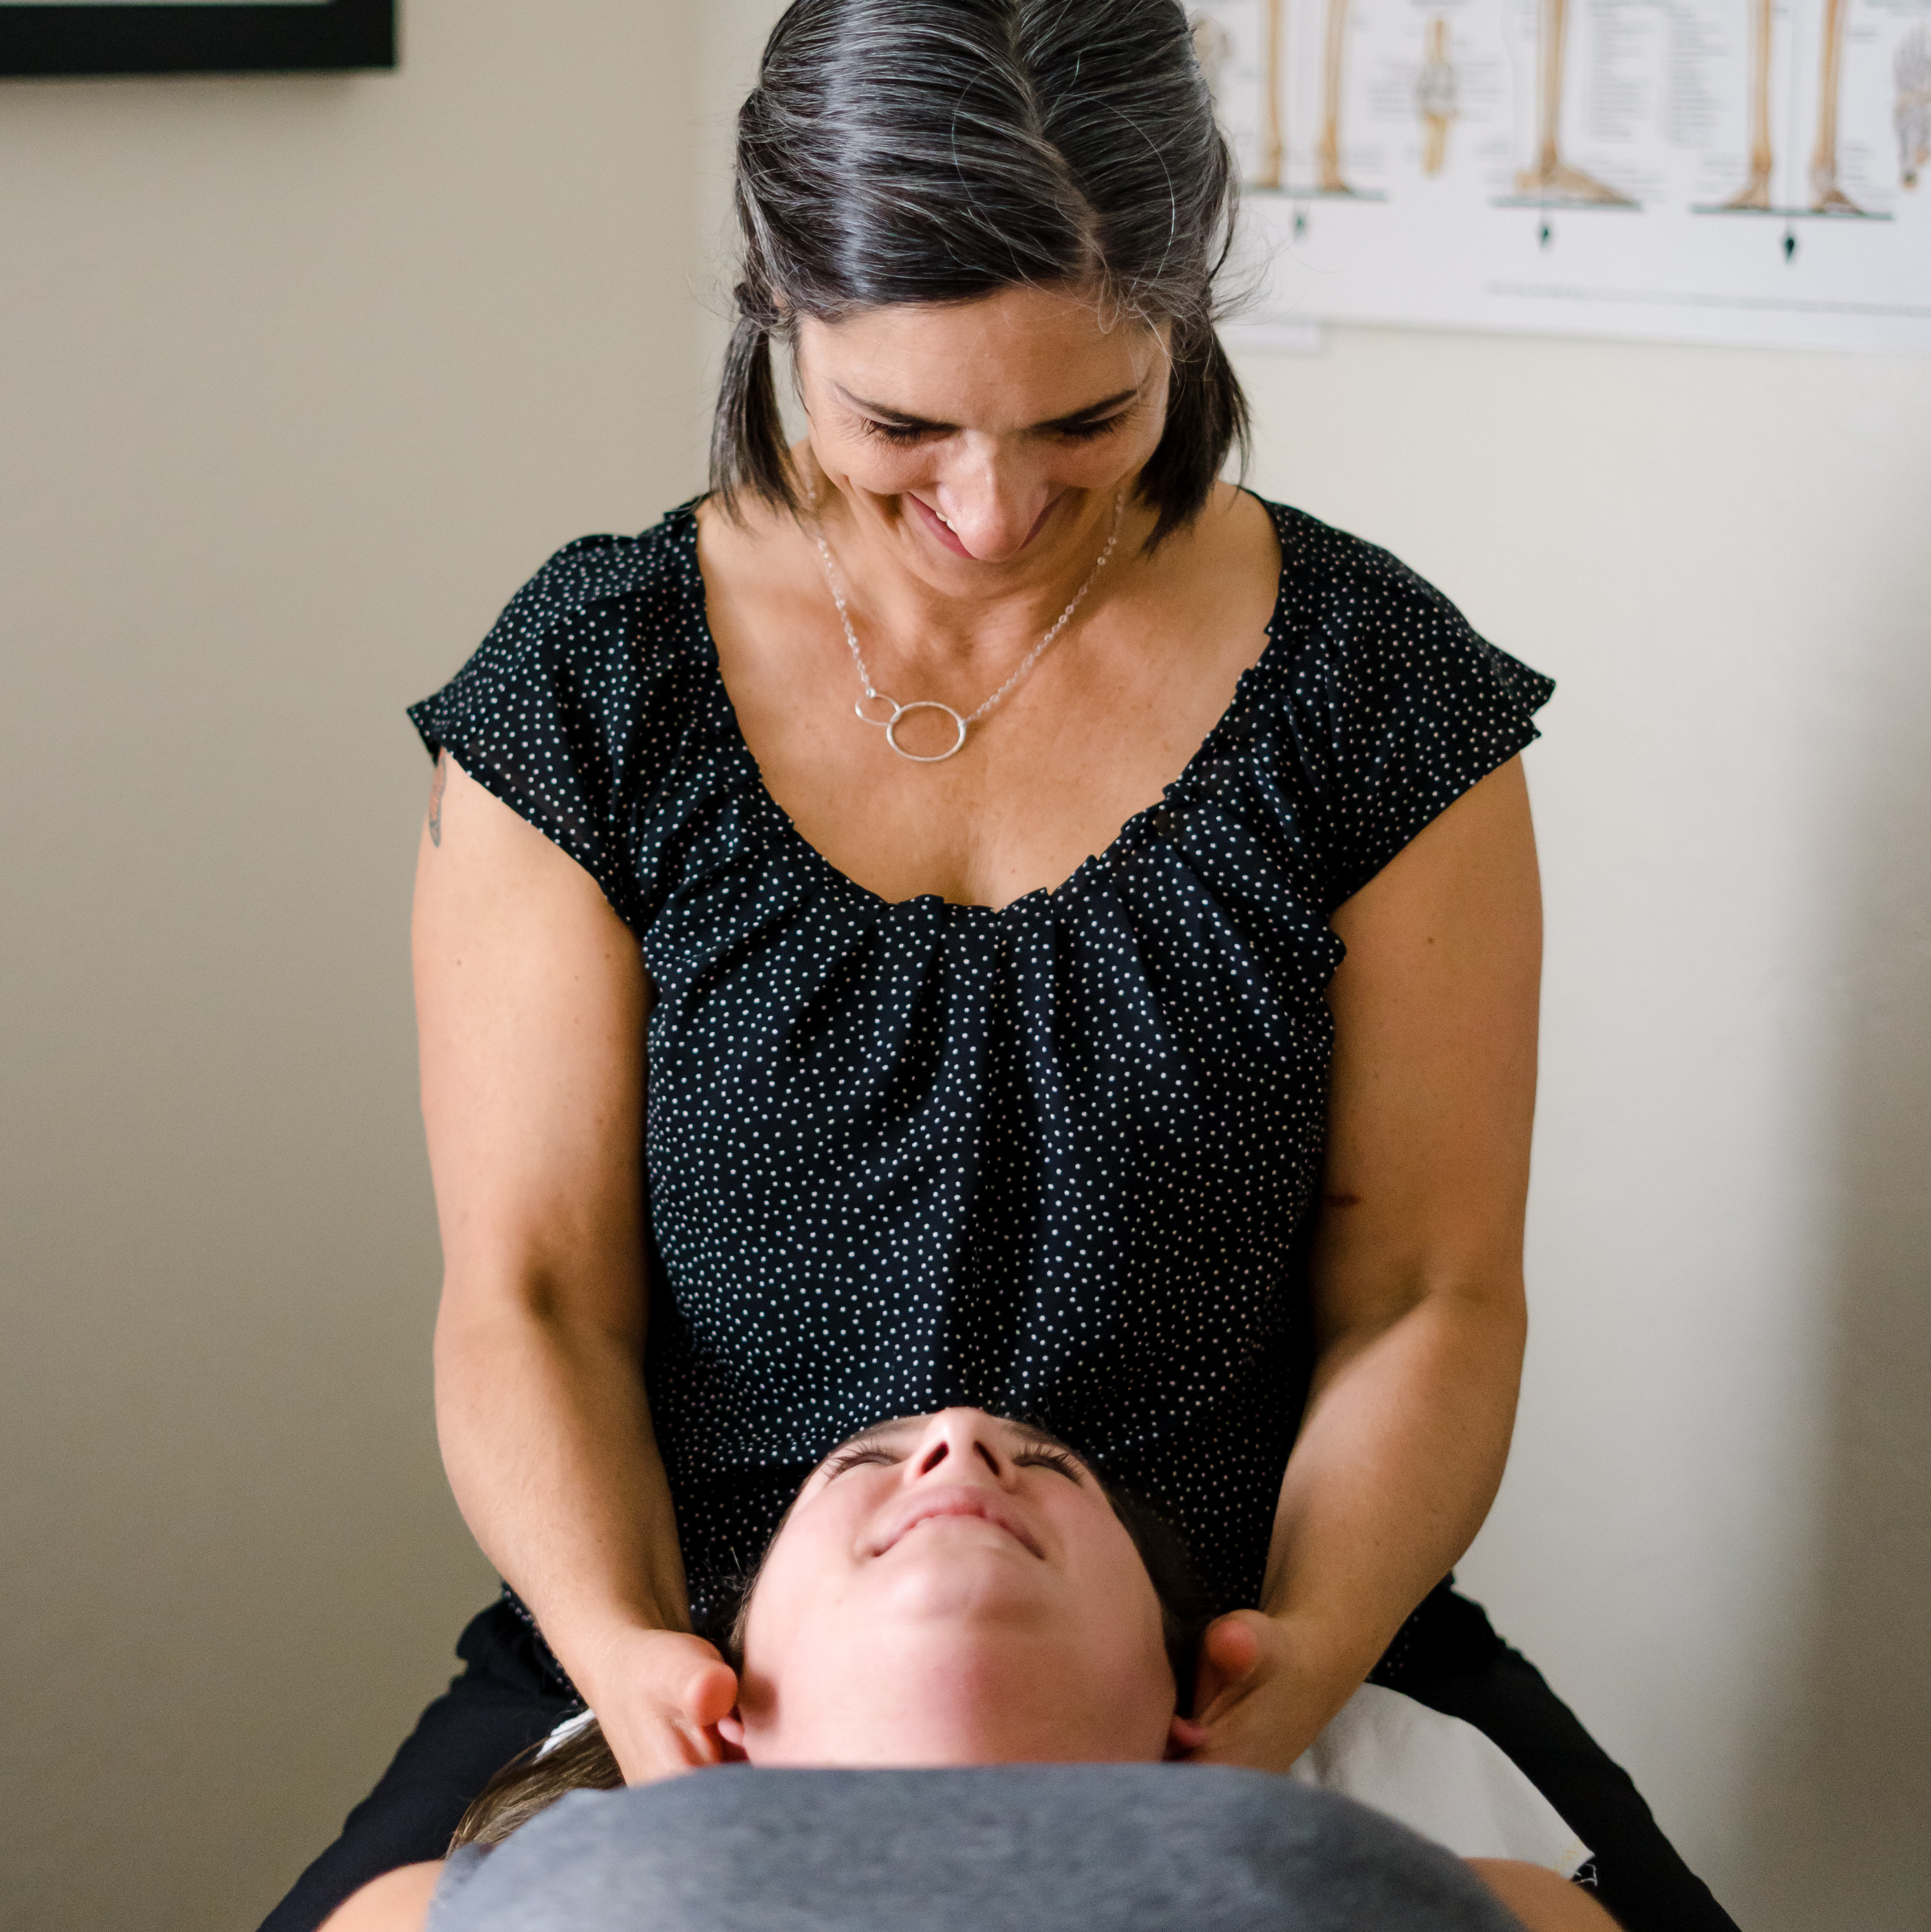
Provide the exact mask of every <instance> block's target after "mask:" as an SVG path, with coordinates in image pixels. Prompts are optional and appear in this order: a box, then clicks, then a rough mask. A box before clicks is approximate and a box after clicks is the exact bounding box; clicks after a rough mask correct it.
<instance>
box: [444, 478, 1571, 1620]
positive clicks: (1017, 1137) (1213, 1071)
mask: <svg viewBox="0 0 1931 1932" xmlns="http://www.w3.org/2000/svg"><path fill="white" fill-rule="evenodd" d="M1272 513H1273V517H1274V520H1275V523H1276V526H1277V528H1278V529H1279V533H1280V539H1281V546H1282V556H1283V561H1282V569H1281V580H1280V591H1279V598H1278V601H1277V602H1276V606H1275V608H1274V612H1273V617H1272V619H1271V621H1270V625H1269V638H1270V641H1269V643H1268V646H1267V649H1266V650H1265V652H1264V653H1263V654H1262V655H1261V659H1260V661H1259V662H1258V664H1255V667H1253V668H1252V670H1249V671H1248V672H1247V673H1246V675H1245V676H1243V678H1242V679H1241V680H1240V685H1239V686H1238V688H1237V690H1236V691H1235V693H1234V700H1233V702H1232V703H1231V704H1230V705H1229V706H1228V709H1227V711H1226V713H1225V715H1224V716H1223V717H1222V718H1221V720H1220V721H1219V723H1218V724H1216V726H1215V727H1214V729H1213V731H1212V732H1211V733H1210V735H1209V736H1208V737H1207V740H1206V742H1204V744H1203V745H1201V748H1200V750H1199V751H1198V752H1197V753H1196V754H1195V756H1194V757H1193V759H1192V762H1191V763H1189V765H1188V766H1187V767H1186V770H1185V771H1184V772H1183V773H1182V774H1181V775H1180V777H1179V778H1177V780H1176V781H1174V783H1173V784H1171V785H1170V786H1168V788H1167V790H1166V793H1165V796H1164V798H1163V799H1162V801H1161V802H1159V804H1157V805H1153V806H1151V807H1150V808H1148V809H1147V810H1146V811H1142V812H1141V813H1139V814H1138V815H1137V816H1136V817H1134V818H1133V819H1132V820H1131V821H1130V822H1129V823H1128V824H1127V825H1126V826H1125V828H1124V829H1123V830H1122V831H1121V832H1120V835H1119V837H1118V838H1117V839H1115V840H1114V842H1113V844H1111V846H1109V847H1108V848H1107V850H1105V851H1104V852H1103V853H1100V854H1099V856H1096V857H1094V858H1090V859H1087V861H1086V862H1085V863H1084V865H1081V867H1080V868H1079V869H1078V871H1076V872H1075V874H1073V876H1072V877H1071V878H1070V879H1069V880H1067V881H1066V883H1064V884H1063V885H1062V886H1060V887H1059V888H1058V889H1057V890H1054V891H1053V892H1043V891H1041V892H1032V893H1029V894H1028V895H1027V896H1026V897H1025V898H1022V899H1020V900H1018V901H1015V903H1014V904H1011V905H1009V906H1007V907H1005V908H1004V909H1003V910H1000V911H996V912H995V911H994V910H991V909H990V908H988V907H983V906H972V905H953V904H947V903H946V901H943V900H942V899H940V898H935V897H926V898H916V899H912V900H909V901H905V902H904V903H903V904H888V903H887V902H886V901H884V900H883V899H881V898H878V897H877V895H875V894H874V893H872V892H868V891H866V890H865V889H863V888H862V887H861V886H858V885H857V884H856V883H853V881H852V880H850V879H847V877H844V874H841V873H840V872H838V871H836V870H835V869H834V868H833V867H832V865H830V864H829V862H827V861H826V859H823V857H821V856H820V855H819V854H818V853H817V852H816V851H815V850H813V849H812V848H811V847H810V846H809V845H808V844H806V843H805V840H804V838H802V835H800V834H799V832H797V830H796V829H795V828H794V827H793V825H792V824H791V823H790V820H788V819H787V817H785V815H784V813H783V812H782V811H781V810H780V809H779V808H778V805H776V804H775V802H774V801H773V800H772V797H771V796H770V794H769V793H768V792H767V791H766V790H765V788H764V786H763V782H762V781H761V780H760V777H759V775H758V770H757V765H756V764H755V763H754V761H753V760H752V758H751V754H750V752H749V751H748V749H747V748H746V747H745V742H744V739H743V738H742V736H741V735H740V733H739V730H738V727H737V722H736V717H735V715H734V713H733V710H732V708H731V705H730V700H729V699H728V697H727V696H726V694H725V691H724V685H723V682H722V680H721V678H720V677H719V675H718V660H717V653H716V651H715V647H714V646H713V645H712V640H711V636H710V632H709V628H708V627H707V625H706V619H705V610H704V586H703V580H702V579H701V577H700V575H699V573H698V568H697V520H696V517H695V516H694V513H693V508H692V506H691V505H685V507H684V508H681V509H679V510H676V511H673V512H672V514H670V516H669V517H667V518H666V519H665V520H664V522H663V523H660V524H659V525H658V526H657V527H656V528H655V529H652V530H650V531H648V532H646V533H645V534H644V535H642V536H640V537H634V538H632V537H586V538H583V540H582V541H580V542H577V543H574V544H571V545H570V546H569V547H568V549H566V550H562V552H560V553H559V554H558V555H557V556H556V557H554V558H553V559H551V561H550V562H549V563H548V564H547V565H545V566H544V568H543V569H542V570H541V571H540V572H538V574H537V576H536V577H535V578H534V579H533V580H532V581H531V582H530V583H529V585H528V586H526V588H525V589H523V591H522V592H520V594H519V595H517V598H516V599H515V601H514V602H512V603H511V605H510V607H509V608H508V610H506V611H505V613H504V614H503V616H502V619H501V621H500V622H499V623H498V624H497V625H496V628H495V629H494V630H493V631H492V632H491V633H490V636H489V637H488V639H487V640H486V641H485V642H484V644H483V646H482V647H481V649H479V650H478V652H477V653H476V655H475V656H474V657H473V658H471V659H470V661H469V663H468V664H466V665H465V666H464V667H463V670H461V672H460V673H458V675H457V677H456V678H455V679H454V682H451V684H450V685H448V686H447V687H446V688H445V689H444V690H443V691H440V692H439V693H438V694H437V695H436V696H435V697H432V698H430V699H429V700H427V701H426V702H424V703H421V704H419V705H417V706H415V708H414V709H413V710H412V712H411V714H410V715H411V716H412V718H414V719H415V722H416V724H417V725H418V727H419V729H420V730H421V733H422V736H423V737H424V739H425V740H426V741H427V743H428V744H429V745H430V747H431V748H432V749H433V748H437V747H442V746H446V747H447V748H448V750H449V751H450V752H451V754H453V755H454V757H456V758H457V760H458V761H459V762H460V763H461V765H462V766H463V769H465V770H466V771H467V772H469V773H470V774H471V775H472V776H473V777H474V778H476V779H477V780H478V781H479V782H480V783H481V784H483V785H484V786H486V787H487V788H488V789H489V790H490V791H491V792H492V793H494V794H495V795H496V796H497V797H498V798H499V799H502V801H503V802H505V804H506V805H509V806H510V807H511V809H512V810H514V811H517V812H518V813H519V814H521V815H522V816H523V817H524V818H526V819H527V820H529V823H532V825H534V826H536V827H537V828H538V830H540V831H541V832H544V834H545V835H547V836H548V837H549V838H551V839H553V840H554V841H555V842H556V844H558V845H559V846H560V847H562V849H563V850H565V852H567V853H569V854H570V856H571V857H572V858H574V859H576V860H577V862H578V863H579V864H580V865H582V866H583V867H584V868H585V869H586V871H589V873H590V874H591V875H592V877H594V878H595V880H597V881H598V883H599V884H600V885H601V886H602V888H603V889H604V892H605V893H607V895H608V896H609V898H610V902H611V904H613V906H614V907H616V910H617V911H618V912H619V913H620V914H622V916H623V918H624V919H625V921H626V922H628V925H629V926H630V928H631V931H632V932H634V933H635V934H636V935H637V944H638V945H639V946H640V947H641V948H642V950H643V959H644V962H645V964H646V968H647V969H648V971H649V975H650V977H651V980H652V983H653V985H654V987H655V996H656V999H655V1007H654V1008H653V1010H652V1014H651V1018H650V1024H649V1049H648V1051H649V1073H650V1079H649V1109H648V1121H647V1126H646V1168H647V1172H648V1177H649V1179H648V1184H649V1225H650V1229H651V1232H652V1238H653V1247H654V1253H653V1254H652V1277H651V1283H650V1292H651V1294H652V1310H651V1321H650V1340H649V1349H648V1357H647V1360H646V1364H645V1371H646V1382H647V1386H648V1388H649V1395H650V1400H651V1404H652V1414H653V1416H654V1418H655V1424H656V1427H657V1431H658V1437H659V1439H660V1442H661V1445H662V1448H663V1452H664V1459H665V1462H666V1464H667V1467H668V1469H669V1473H670V1484H671V1489H672V1493H673V1496H675V1498H676V1505H677V1514H678V1522H679V1530H680V1532H681V1535H682V1540H683V1545H684V1555H685V1563H686V1565H687V1566H688V1571H689V1576H690V1583H691V1607H692V1611H693V1614H694V1618H695V1619H696V1621H697V1624H698V1625H699V1627H700V1628H703V1627H704V1625H705V1624H706V1620H707V1616H709V1613H712V1612H714V1611H715V1609H716V1608H717V1606H718V1604H719V1603H720V1602H721V1601H722V1599H723V1598H724V1595H725V1594H726V1586H727V1584H728V1583H729V1582H730V1580H732V1579H733V1577H736V1576H737V1575H739V1574H741V1573H742V1571H744V1570H745V1568H747V1567H748V1566H749V1565H751V1564H752V1563H754V1562H755V1560H756V1559H757V1556H758V1555H759V1554H760V1553H761V1551H762V1550H763V1546H764V1544H765V1542H766V1541H767V1540H768V1538H769V1536H770V1534H771V1532H772V1529H773V1528H774V1526H775V1524H776V1523H777V1521H778V1517H779V1515H780V1514H781V1511H782V1510H783V1509H784V1505H785V1504H786V1502H787V1501H788V1499H790V1496H791V1493H792V1492H793V1490H794V1489H795V1488H796V1486H797V1484H798V1483H799V1481H800V1480H801V1479H802V1477H803V1475H805V1472H807V1471H808V1469H810V1467H811V1466H812V1465H813V1464H814V1463H815V1462H816V1461H817V1460H818V1459H819V1458H820V1457H821V1456H822V1455H823V1454H824V1453H825V1452H826V1450H827V1449H829V1448H830V1447H831V1446H832V1445H835V1443H837V1442H839V1441H841V1440H842V1439H844V1437H846V1436H849V1435H850V1434H851V1433H853V1432H854V1431H855V1430H859V1429H861V1428H862V1427H865V1425H867V1424H869V1423H871V1422H873V1421H878V1420H880V1419H883V1418H887V1417H891V1416H895V1415H906V1414H910V1413H913V1412H922V1411H926V1410H931V1409H938V1408H941V1407H943V1406H946V1405H949V1404H953V1403H973V1404H978V1405H981V1406H984V1407H985V1408H987V1409H991V1410H993V1411H995V1412H1000V1413H1003V1414H1006V1415H1024V1416H1026V1417H1028V1418H1033V1419H1034V1420H1036V1421H1039V1422H1041V1423H1043V1424H1045V1426H1046V1427H1048V1428H1050V1429H1051V1430H1054V1432H1055V1433H1057V1434H1058V1435H1060V1436H1062V1437H1063V1438H1064V1439H1066V1440H1067V1441H1069V1442H1072V1444H1074V1445H1075V1446H1077V1447H1078V1448H1080V1449H1081V1451H1084V1453H1086V1454H1087V1455H1089V1456H1090V1457H1092V1458H1093V1460H1094V1461H1095V1463H1096V1464H1097V1465H1098V1466H1099V1467H1100V1468H1102V1469H1103V1470H1104V1471H1105V1472H1106V1473H1107V1474H1108V1475H1109V1476H1111V1478H1114V1480H1115V1481H1118V1482H1120V1484H1123V1485H1125V1486H1126V1487H1129V1488H1131V1489H1133V1490H1137V1491H1138V1492H1139V1493H1141V1494H1142V1495H1144V1496H1146V1497H1147V1498H1148V1499H1150V1500H1151V1501H1153V1502H1155V1503H1156V1504H1158V1505H1160V1506H1162V1507H1163V1508H1165V1511H1167V1512H1168V1514H1169V1515H1170V1516H1171V1517H1172V1518H1173V1519H1174V1521H1175V1523H1177V1526H1179V1527H1180V1529H1181V1530H1182V1531H1183V1533H1184V1534H1185V1535H1186V1538H1187V1540H1188V1541H1189V1544H1190V1546H1191V1547H1192V1550H1193V1553H1194V1555H1195V1560H1196V1562H1197V1563H1198V1566H1199V1568H1200V1570H1201V1574H1202V1577H1203V1580H1204V1582H1205V1583H1206V1584H1207V1587H1208V1590H1209V1592H1210V1595H1211V1596H1212V1598H1213V1599H1214V1601H1216V1604H1218V1605H1219V1606H1220V1607H1223V1608H1225V1607H1232V1606H1234V1605H1237V1604H1245V1603H1251V1602H1252V1601H1253V1600H1254V1598H1255V1595H1256V1593H1257V1592H1258V1589H1259V1586H1260V1581H1261V1568H1262V1565H1263V1562H1264V1559H1265V1556H1266V1553H1267V1538H1268V1533H1269V1529H1270V1523H1271V1520H1272V1517H1273V1507H1274V1501H1275V1496H1276V1491H1277V1490H1278V1488H1279V1483H1280V1478H1281V1472H1282V1466H1283V1464H1284V1463H1285V1460H1286V1458H1287V1454H1288V1448H1289V1445H1291V1442H1292V1441H1293V1439H1294V1431H1295V1428H1296V1426H1297V1422H1298V1421H1299V1418H1300V1410H1301V1406H1302V1403H1303V1397H1304V1391H1305V1389H1306V1382H1307V1378H1308V1374H1309V1367H1310V1365H1311V1347H1310V1336H1309V1311H1308V1298H1307V1292H1306V1281H1305V1276H1304V1271H1303V1250H1304V1241H1303V1237H1304V1236H1305V1235H1306V1232H1307V1230H1308V1228H1309V1222H1310V1220H1311V1218H1312V1217H1311V1213H1310V1211H1311V1208H1312V1205H1313V1204H1314V1202H1315V1200H1316V1199H1317V1196H1318V1189H1319V1176H1320V1171H1321V1149H1322V1138H1323V1128H1324V1111H1325V1099H1326V1091H1327V1073H1328V1064H1329V1059H1330V1048H1331V1044H1332V1026H1331V1023H1330V1019H1329V1016H1328V1010H1327V1004H1326V1002H1325V1000H1324V997H1323V996H1324V989H1326V987H1327V983H1328V980H1329V979H1330V976H1331V975H1332V974H1333V971H1334V969H1335V967H1336V965H1337V964H1338V962H1339V960H1340V959H1341V957H1342V946H1341V943H1340V942H1339V940H1337V939H1336V938H1335V936H1334V935H1333V932H1330V930H1329V927H1328V918H1329V915H1330V913H1332V912H1333V910H1334V909H1335V907H1337V906H1338V905H1339V904H1341V902H1342V901H1343V900H1344V899H1345V898H1348V896H1349V895H1350V894H1351V893H1352V892H1354V891H1355V890H1356V889H1357V888H1358V887H1359V886H1361V885H1362V884H1363V882H1364V881H1366V880H1368V879H1369V878H1371V877H1372V876H1373V875H1374V874H1375V872H1376V871H1378V870H1379V869H1380V868H1381V867H1382V866H1383V865H1386V864H1387V862H1388V860H1389V859H1390V858H1391V857H1392V856H1393V855H1394V854H1395V853H1396V852H1397V851H1399V850H1400V849H1401V848H1402V846H1403V845H1405V844H1406V843H1407V842H1408V840H1410V839H1411V838H1413V837H1414V835H1415V834H1416V833H1417V832H1418V831H1420V829H1421V828H1422V827H1423V826H1424V825H1426V824H1427V823H1428V822H1429V820H1431V819H1432V818H1433V817H1435V814H1437V813H1438V812H1439V811H1441V810H1442V809H1443V808H1444V806H1446V805H1448V804H1449V803H1450V802H1451V801H1452V800H1453V799H1455V798H1456V797H1457V796H1459V794H1460V793H1462V792H1464V791H1465V790H1467V789H1468V787H1470V786H1471V785H1472V784H1474V783H1475V781H1477V779H1478V778H1481V777H1483V775H1485V774H1486V773H1487V772H1490V771H1492V770H1493V769H1495V767H1496V766H1498V765H1501V763H1504V761H1505V760H1507V759H1508V758H1510V757H1512V756H1513V754H1515V753H1516V752H1517V751H1520V750H1521V749H1522V747H1523V746H1524V745H1525V744H1527V743H1528V742H1529V741H1530V740H1531V739H1532V738H1534V736H1535V735H1536V733H1535V729H1534V726H1533V725H1532V724H1531V722H1530V718H1531V713H1532V712H1534V711H1535V710H1536V709H1537V707H1538V706H1540V705H1541V704H1542V703H1543V702H1544V700H1546V698H1547V697H1548V696H1549V693H1550V691H1551V690H1552V688H1553V687H1552V685H1551V684H1550V682H1549V680H1548V679H1546V678H1544V677H1543V676H1540V675H1539V674H1537V673H1535V672H1534V671H1532V670H1529V669H1528V668H1527V667H1525V666H1524V665H1522V664H1519V663H1518V662H1517V661H1516V660H1515V659H1514V658H1510V657H1509V656H1507V655H1505V654H1504V653H1503V652H1501V651H1498V650H1497V649H1495V648H1494V646H1492V645H1490V644H1489V643H1485V642H1484V641H1483V639H1482V638H1480V637H1478V636H1477V635H1476V634H1475V633H1474V631H1472V630H1471V628H1469V626H1468V624H1467V622H1465V621H1464V619H1462V616H1461V615H1460V614H1459V613H1458V612H1457V611H1456V609H1455V608H1454V607H1453V605H1452V604H1450V603H1449V602H1448V601H1447V599H1446V598H1444V597H1443V596H1441V594H1440V593H1439V592H1437V591H1435V590H1434V589H1431V588H1430V587H1429V586H1428V585H1427V584H1426V583H1423V582H1422V581H1421V580H1420V579H1419V578H1417V577H1415V576H1414V574H1412V573H1411V571H1408V570H1407V569H1405V568H1403V567H1402V565H1400V564H1399V563H1398V562H1396V561H1395V559H1393V557H1391V556H1389V555H1387V553H1386V552H1384V551H1382V550H1376V549H1375V548H1373V547H1371V546H1370V545H1369V544H1364V543H1362V542H1360V541H1358V540H1357V539H1356V538H1353V537H1350V536H1347V535H1343V534H1342V533H1341V532H1339V531H1337V530H1334V529H1330V528H1329V527H1327V526H1326V525H1325V524H1323V523H1317V522H1316V521H1315V520H1314V519H1313V518H1312V517H1307V516H1304V515H1303V514H1301V513H1300V512H1299V511H1295V510H1291V509H1288V508H1282V507H1279V506H1273V511H1272Z"/></svg>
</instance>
